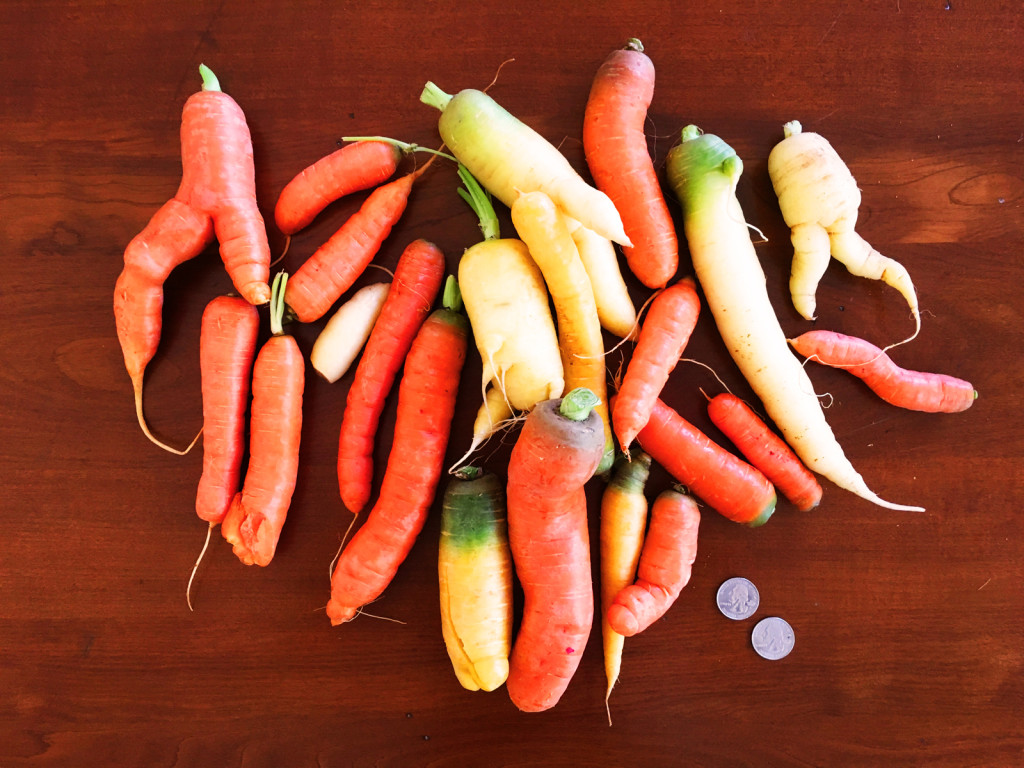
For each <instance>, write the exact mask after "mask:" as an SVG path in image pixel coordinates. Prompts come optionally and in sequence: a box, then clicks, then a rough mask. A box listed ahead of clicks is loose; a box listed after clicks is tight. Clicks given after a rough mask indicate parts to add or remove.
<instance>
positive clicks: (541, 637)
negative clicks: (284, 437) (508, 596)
mask: <svg viewBox="0 0 1024 768" xmlns="http://www.w3.org/2000/svg"><path fill="white" fill-rule="evenodd" d="M596 402H597V397H596V396H595V395H594V394H593V393H592V392H590V391H589V390H587V389H583V388H577V389H574V390H572V391H571V392H569V393H568V394H567V395H566V396H565V397H564V398H562V399H561V400H544V401H542V402H540V403H538V404H537V405H536V406H534V408H533V410H532V411H530V413H529V415H528V416H527V417H526V420H525V421H524V422H523V426H522V429H521V431H520V433H519V437H518V439H517V440H516V444H515V446H514V447H513V449H512V454H511V457H510V459H509V465H508V490H507V498H506V504H507V511H508V538H509V546H510V547H511V549H512V560H513V563H514V564H515V569H516V574H517V575H518V577H519V581H520V583H521V584H522V588H523V597H524V603H523V616H522V622H521V625H520V627H519V632H518V634H517V635H516V639H515V644H514V645H513V648H512V655H511V658H510V659H509V675H508V680H507V681H506V687H507V688H508V693H509V696H510V698H511V699H512V702H513V703H514V704H515V705H516V707H518V708H519V709H520V710H522V711H524V712H539V711H541V710H545V709H549V708H551V707H553V706H554V705H555V704H557V703H558V700H559V699H560V698H561V696H562V694H563V693H564V692H565V689H566V688H567V687H568V685H569V681H570V680H571V679H572V676H573V675H574V674H575V672H576V669H577V667H578V666H579V662H580V657H581V656H582V654H583V649H584V646H586V643H587V639H588V638H589V636H590V629H591V626H592V625H593V620H594V594H593V585H592V582H591V574H590V539H589V534H588V530H587V499H586V494H585V492H584V485H585V484H586V482H587V481H588V480H589V479H590V478H591V477H592V476H593V474H594V472H595V471H596V470H597V467H598V465H599V464H600V463H601V459H602V458H603V456H604V425H603V423H602V420H601V417H600V416H599V415H598V413H597V412H596V411H594V410H593V406H594V404H596Z"/></svg>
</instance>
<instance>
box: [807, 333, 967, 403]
mask: <svg viewBox="0 0 1024 768" xmlns="http://www.w3.org/2000/svg"><path fill="white" fill-rule="evenodd" d="M789 343H790V344H792V345H793V348H794V349H795V350H796V351H797V352H799V353H800V354H801V355H802V356H804V357H806V358H810V359H812V360H816V361H818V362H819V363H822V364H824V365H829V366H832V367H834V368H844V369H846V370H847V371H849V372H850V373H852V374H853V375H854V376H856V377H857V378H859V379H861V380H862V381H863V382H864V383H865V384H867V385H868V387H869V388H870V389H871V391H872V392H874V393H875V394H876V395H878V396H879V397H880V398H882V399H883V400H885V401H886V402H887V403H889V404H891V405H895V406H898V407H900V408H908V409H910V410H913V411H925V412H927V413H958V412H959V411H964V410H966V409H968V408H970V407H971V406H972V405H973V404H974V401H975V400H977V399H978V391H977V390H976V389H975V388H974V387H973V386H972V385H971V383H970V382H969V381H964V380H963V379H958V378H955V377H953V376H947V375H946V374H944V373H928V372H925V371H911V370H907V369H906V368H901V367H900V366H898V365H897V364H896V363H894V362H893V360H892V358H890V357H889V356H888V355H887V354H886V353H885V352H884V351H883V350H881V349H879V348H878V347H876V346H875V345H874V344H872V343H870V342H868V341H865V340H864V339H860V338H857V337H856V336H847V335H845V334H841V333H836V332H834V331H808V332H807V333H805V334H803V335H801V336H798V337H797V338H795V339H790V341H789Z"/></svg>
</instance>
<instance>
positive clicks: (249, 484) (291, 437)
mask: <svg viewBox="0 0 1024 768" xmlns="http://www.w3.org/2000/svg"><path fill="white" fill-rule="evenodd" d="M287 279H288V278H287V275H285V274H284V273H280V274H278V275H277V276H276V277H275V278H274V285H273V289H272V292H273V300H272V301H271V305H272V306H271V315H270V329H271V332H272V334H273V335H272V336H271V337H270V339H269V340H268V341H267V342H266V343H265V344H264V345H263V346H262V347H261V348H260V351H259V354H258V355H257V356H256V362H255V364H254V366H253V373H252V412H251V415H250V421H249V466H248V469H247V470H246V473H245V482H244V484H243V486H242V490H241V492H239V493H237V494H235V497H234V499H233V500H232V502H231V507H230V508H229V509H228V513H227V515H226V516H225V518H224V521H223V522H222V523H221V533H222V534H223V536H224V538H225V539H226V540H227V541H228V542H229V543H230V544H231V546H232V550H233V551H234V553H235V555H237V556H238V559H239V560H241V561H242V562H243V563H245V564H246V565H261V566H265V565H269V564H270V561H271V560H272V559H273V557H274V552H275V551H276V550H277V542H278V539H279V538H280V536H281V529H282V528H283V527H284V522H285V518H286V516H287V514H288V507H289V506H290V505H291V500H292V494H293V493H294V491H295V481H296V477H297V475H298V471H299V443H300V439H301V435H302V395H303V389H304V386H305V367H306V365H305V360H304V359H303V357H302V352H301V351H300V350H299V345H298V344H297V343H296V342H295V339H294V338H293V337H292V336H289V335H287V334H285V333H284V331H283V329H282V327H281V318H282V317H283V315H284V300H283V294H284V289H285V287H286V284H287Z"/></svg>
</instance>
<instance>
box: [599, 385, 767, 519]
mask: <svg viewBox="0 0 1024 768" xmlns="http://www.w3.org/2000/svg"><path fill="white" fill-rule="evenodd" d="M615 407H616V401H615V400H613V401H612V410H613V412H614V409H615ZM637 441H638V442H639V443H640V447H641V448H643V449H644V450H645V451H647V453H649V454H650V455H651V458H652V459H654V461H656V462H657V463H658V464H661V466H663V467H664V468H665V469H666V470H667V471H668V473H669V474H670V475H672V476H673V477H674V478H675V479H676V480H678V481H679V482H680V483H682V484H683V485H684V486H686V487H687V488H689V490H690V492H691V493H693V494H694V495H695V496H696V497H697V498H699V499H701V500H703V501H704V502H706V503H707V504H708V506H710V507H711V508H712V509H714V510H715V511H716V512H719V513H720V514H722V515H723V516H724V517H726V518H728V519H729V520H732V521H733V522H736V523H745V524H746V525H749V526H751V527H757V526H759V525H764V524H765V523H766V522H768V518H770V517H771V516H772V513H773V512H774V511H775V503H776V495H775V486H773V485H772V484H771V482H769V480H768V478H766V477H765V476H764V475H763V474H762V473H761V472H760V471H759V470H757V469H755V468H754V467H752V466H751V465H750V464H748V463H747V462H745V461H743V460H742V459H740V458H738V457H737V456H735V455H734V454H732V453H730V452H729V451H727V450H725V449H724V448H722V447H721V446H719V445H718V444H716V443H714V442H712V441H711V439H710V438H709V437H708V436H707V435H705V434H704V433H703V432H701V431H700V430H699V429H697V428H696V427H695V426H693V425H692V424H691V423H690V422H688V421H687V420H686V419H684V418H683V417H682V416H680V415H679V414H678V413H677V412H676V411H675V410H673V409H672V408H671V407H669V406H668V405H666V404H665V403H664V402H662V401H661V400H660V399H659V400H657V401H656V402H655V405H654V410H653V411H652V412H651V418H650V421H648V422H647V426H645V427H644V428H643V429H642V430H641V431H640V434H639V435H637Z"/></svg>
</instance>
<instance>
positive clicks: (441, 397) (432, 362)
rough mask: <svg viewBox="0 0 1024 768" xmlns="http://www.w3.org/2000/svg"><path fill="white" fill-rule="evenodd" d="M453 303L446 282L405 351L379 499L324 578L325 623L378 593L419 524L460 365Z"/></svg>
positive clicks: (461, 331)
mask: <svg viewBox="0 0 1024 768" xmlns="http://www.w3.org/2000/svg"><path fill="white" fill-rule="evenodd" d="M396 282H397V280H396ZM460 305H461V300H460V299H459V292H458V285H457V283H456V282H455V280H454V278H449V280H448V284H447V285H446V286H445V296H444V307H443V308H442V309H438V310H436V311H435V312H433V313H432V314H431V315H430V317H428V318H427V319H426V321H424V323H423V324H422V325H421V326H420V329H419V331H418V332H417V333H416V338H415V339H413V342H412V346H411V347H410V348H409V354H408V356H407V358H406V361H405V371H404V373H403V375H402V382H401V384H400V385H399V388H398V408H397V411H396V415H395V432H394V439H393V440H392V444H391V454H390V455H389V456H388V465H387V469H386V470H385V472H384V481H383V483H382V484H381V490H380V496H379V497H378V499H377V502H376V504H374V506H373V508H372V509H371V510H370V513H369V515H368V516H367V518H366V522H364V523H363V525H362V526H361V527H360V528H359V530H357V531H356V533H355V535H354V536H353V537H352V539H351V540H350V541H349V543H348V544H347V545H346V547H345V548H344V549H343V550H342V552H341V554H340V555H339V556H338V562H337V564H336V565H335V567H334V572H333V574H332V575H331V598H330V601H329V602H328V603H327V616H328V617H329V618H330V620H331V624H332V625H337V624H341V623H342V622H345V621H349V620H350V619H352V618H353V617H354V616H355V615H356V613H358V612H359V610H360V608H362V606H364V605H366V604H367V603H369V602H371V601H372V600H375V599H377V598H378V597H379V596H380V595H381V594H382V593H383V592H384V590H385V589H386V588H387V586H388V585H389V584H390V583H391V581H392V579H393V578H394V576H395V574H396V573H397V571H398V568H399V566H401V564H402V563H403V562H404V561H405V558H406V557H407V556H408V554H409V551H410V550H411V549H412V546H413V544H414V543H415V541H416V538H417V536H419V534H420V531H421V530H422V529H423V525H424V523H425V522H426V519H427V512H428V511H429V510H430V505H431V504H432V503H433V501H434V493H435V491H436V490H437V484H438V481H439V480H440V477H441V472H442V470H443V464H444V457H445V451H446V450H447V447H448V438H449V434H450V431H451V423H452V417H453V416H454V415H455V399H456V395H457V394H458V390H459V379H460V378H461V374H462V366H463V363H464V362H465V359H466V346H467V343H468V337H469V323H468V321H467V320H466V317H465V315H463V314H462V313H461V312H460V311H459V309H460Z"/></svg>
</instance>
